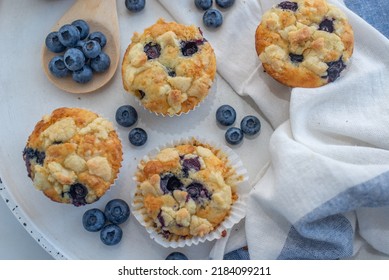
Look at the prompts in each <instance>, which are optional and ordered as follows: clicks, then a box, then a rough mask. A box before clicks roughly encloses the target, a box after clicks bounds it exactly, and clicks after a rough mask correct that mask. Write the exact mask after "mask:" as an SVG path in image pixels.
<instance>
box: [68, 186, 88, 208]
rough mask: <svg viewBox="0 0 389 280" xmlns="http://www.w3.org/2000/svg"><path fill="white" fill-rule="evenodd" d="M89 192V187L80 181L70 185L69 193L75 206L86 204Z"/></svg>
mask: <svg viewBox="0 0 389 280" xmlns="http://www.w3.org/2000/svg"><path fill="white" fill-rule="evenodd" d="M87 194H88V189H87V188H86V187H85V186H84V185H83V184H80V183H74V184H72V185H71V186H70V190H69V195H70V197H71V198H72V204H73V205H74V206H82V205H85V204H86V201H85V197H86V195H87Z"/></svg>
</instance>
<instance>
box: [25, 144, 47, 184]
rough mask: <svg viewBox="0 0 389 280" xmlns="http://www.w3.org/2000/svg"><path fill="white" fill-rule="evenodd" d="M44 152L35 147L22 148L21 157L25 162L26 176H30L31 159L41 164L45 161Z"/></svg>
mask: <svg viewBox="0 0 389 280" xmlns="http://www.w3.org/2000/svg"><path fill="white" fill-rule="evenodd" d="M45 157H46V154H45V152H40V151H38V150H36V149H33V148H30V147H25V148H24V150H23V159H24V162H25V163H26V167H27V173H28V177H30V178H31V161H32V160H35V162H36V163H37V164H40V165H43V162H44V161H45Z"/></svg>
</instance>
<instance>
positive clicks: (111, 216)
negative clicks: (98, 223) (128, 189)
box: [104, 198, 130, 225]
mask: <svg viewBox="0 0 389 280" xmlns="http://www.w3.org/2000/svg"><path fill="white" fill-rule="evenodd" d="M104 214H105V217H107V219H108V221H110V222H111V223H113V224H117V225H118V224H121V223H124V222H125V221H127V219H128V217H129V216H130V208H129V207H128V204H127V202H125V201H124V200H122V199H119V198H117V199H112V200H110V201H109V202H108V203H107V205H106V206H105V209H104Z"/></svg>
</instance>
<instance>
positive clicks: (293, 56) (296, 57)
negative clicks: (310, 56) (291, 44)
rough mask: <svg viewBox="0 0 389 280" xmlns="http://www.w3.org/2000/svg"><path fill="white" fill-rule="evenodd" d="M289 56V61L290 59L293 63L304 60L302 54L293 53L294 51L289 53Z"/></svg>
mask: <svg viewBox="0 0 389 280" xmlns="http://www.w3.org/2000/svg"><path fill="white" fill-rule="evenodd" d="M289 58H290V61H292V62H293V63H301V62H303V60H304V56H303V55H301V54H294V53H290V54H289Z"/></svg>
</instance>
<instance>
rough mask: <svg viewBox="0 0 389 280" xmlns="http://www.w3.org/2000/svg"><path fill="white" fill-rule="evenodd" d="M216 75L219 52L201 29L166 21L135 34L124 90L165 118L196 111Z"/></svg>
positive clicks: (125, 62)
mask: <svg viewBox="0 0 389 280" xmlns="http://www.w3.org/2000/svg"><path fill="white" fill-rule="evenodd" d="M215 73H216V58H215V53H214V51H213V49H212V47H211V45H210V44H209V42H208V41H207V40H206V39H204V37H203V34H202V32H201V30H200V29H199V28H197V27H195V26H193V25H192V26H187V25H182V24H178V23H176V22H166V21H164V20H163V19H159V20H158V21H157V22H156V23H155V24H154V25H152V26H151V27H149V28H147V29H145V30H144V32H143V34H138V33H135V34H134V36H133V37H132V42H131V44H130V45H129V46H128V48H127V50H126V52H125V54H124V58H123V62H122V79H123V87H124V89H125V90H126V91H128V92H130V93H132V94H133V95H135V96H136V97H137V98H138V99H139V100H140V102H141V103H142V105H143V106H144V107H145V108H146V109H148V110H149V111H152V112H154V113H157V114H161V115H170V116H172V115H180V114H181V113H186V112H188V111H190V110H192V109H194V108H195V107H196V106H197V105H198V104H199V103H200V102H201V101H202V100H203V99H204V98H205V97H206V96H207V95H208V92H209V89H210V87H211V85H212V83H213V80H214V78H215Z"/></svg>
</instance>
